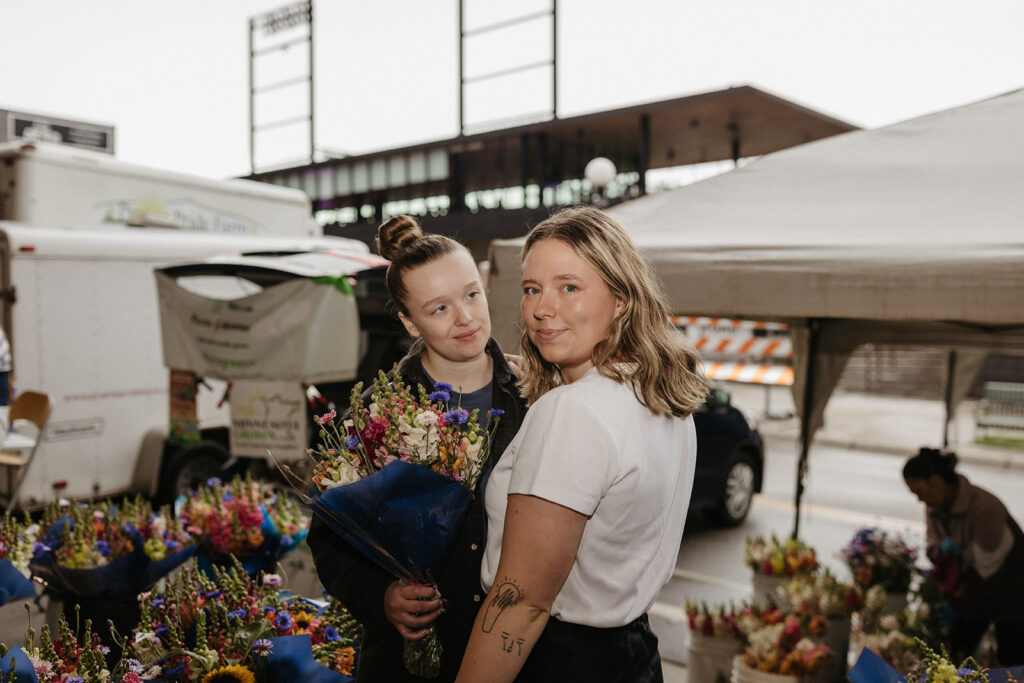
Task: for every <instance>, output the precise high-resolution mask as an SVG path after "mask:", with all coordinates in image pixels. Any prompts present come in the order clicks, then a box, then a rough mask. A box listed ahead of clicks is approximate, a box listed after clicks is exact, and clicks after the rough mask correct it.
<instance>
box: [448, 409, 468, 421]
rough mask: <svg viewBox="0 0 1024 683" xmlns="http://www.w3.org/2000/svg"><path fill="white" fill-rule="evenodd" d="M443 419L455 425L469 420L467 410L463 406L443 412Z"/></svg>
mask: <svg viewBox="0 0 1024 683" xmlns="http://www.w3.org/2000/svg"><path fill="white" fill-rule="evenodd" d="M444 419H445V420H447V421H448V422H451V423H453V424H457V425H464V424H466V423H467V422H469V411H468V410H466V409H465V408H455V409H454V410H449V411H448V412H447V413H445V414H444Z"/></svg>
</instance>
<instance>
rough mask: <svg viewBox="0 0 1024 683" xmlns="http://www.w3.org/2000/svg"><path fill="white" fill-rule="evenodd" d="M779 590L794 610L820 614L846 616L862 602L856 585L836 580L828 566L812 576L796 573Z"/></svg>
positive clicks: (862, 597) (861, 596) (861, 595)
mask: <svg viewBox="0 0 1024 683" xmlns="http://www.w3.org/2000/svg"><path fill="white" fill-rule="evenodd" d="M780 590H781V592H782V594H783V596H784V597H785V598H786V599H787V600H788V601H789V604H790V605H792V606H793V609H794V610H795V611H797V612H800V613H806V614H812V615H813V614H820V615H822V616H824V617H844V616H845V617H848V616H849V615H850V613H851V612H854V611H856V610H858V609H860V607H861V605H863V603H864V596H863V594H862V593H861V590H860V588H859V587H858V586H857V585H856V584H848V583H843V582H841V581H839V579H837V578H836V577H835V575H834V574H833V573H832V572H830V571H829V570H828V569H825V570H824V571H822V572H819V573H817V574H813V575H803V576H801V575H797V576H796V577H795V578H794V579H793V580H792V581H790V582H789V583H787V584H785V585H784V586H782V587H781V588H780Z"/></svg>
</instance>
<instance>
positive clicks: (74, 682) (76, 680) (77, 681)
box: [64, 676, 85, 683]
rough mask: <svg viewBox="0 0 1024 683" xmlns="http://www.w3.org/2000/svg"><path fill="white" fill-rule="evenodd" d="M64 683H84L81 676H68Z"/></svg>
mask: <svg viewBox="0 0 1024 683" xmlns="http://www.w3.org/2000/svg"><path fill="white" fill-rule="evenodd" d="M64 683H85V679H84V678H82V677H81V676H68V677H67V678H65V679H64Z"/></svg>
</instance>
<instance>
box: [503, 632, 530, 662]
mask: <svg viewBox="0 0 1024 683" xmlns="http://www.w3.org/2000/svg"><path fill="white" fill-rule="evenodd" d="M525 642H526V638H513V637H512V634H511V633H509V632H508V631H502V632H501V651H502V652H507V653H509V654H515V655H518V656H519V657H522V656H523V644H524V643H525Z"/></svg>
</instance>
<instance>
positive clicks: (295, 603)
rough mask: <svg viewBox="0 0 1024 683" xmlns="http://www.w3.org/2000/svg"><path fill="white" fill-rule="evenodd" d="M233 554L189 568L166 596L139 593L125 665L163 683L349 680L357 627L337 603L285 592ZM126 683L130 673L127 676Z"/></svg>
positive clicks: (171, 584)
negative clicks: (225, 563) (228, 559)
mask: <svg viewBox="0 0 1024 683" xmlns="http://www.w3.org/2000/svg"><path fill="white" fill-rule="evenodd" d="M280 585H281V579H280V577H279V576H277V575H276V574H261V575H259V577H257V578H254V577H253V576H251V575H250V574H249V573H248V572H247V571H246V570H245V568H244V567H243V566H242V565H241V563H239V562H238V560H237V559H236V560H235V561H234V565H233V566H232V567H229V568H222V567H220V566H213V567H212V569H211V572H210V574H207V573H206V572H202V571H199V570H198V569H195V568H193V567H186V568H184V569H183V570H182V571H181V572H179V573H178V574H177V575H176V576H175V577H174V578H173V579H171V580H170V581H169V582H168V585H167V587H166V590H165V591H164V593H163V594H161V595H159V596H158V595H155V594H151V593H143V594H141V595H139V603H140V613H141V619H140V623H139V626H138V628H137V629H135V632H134V634H132V637H131V638H129V639H127V640H126V643H125V657H126V658H125V660H124V664H125V666H126V668H127V669H128V670H129V671H131V672H133V673H135V674H137V675H139V676H143V677H145V678H147V679H158V680H160V681H164V682H165V683H186V682H191V681H199V680H202V681H214V680H216V681H239V682H242V683H253V682H254V681H256V680H259V681H268V682H269V681H279V680H302V681H307V680H317V681H322V682H323V683H329V682H332V681H336V682H342V681H350V680H352V679H351V678H350V677H351V676H352V675H353V671H354V667H355V657H356V650H355V646H356V644H357V643H358V639H359V637H360V635H359V634H360V627H359V626H358V624H357V623H356V621H355V620H354V619H353V618H352V617H351V615H349V614H348V613H347V612H346V611H345V609H344V608H343V607H342V606H341V605H340V604H339V603H337V602H331V603H329V604H321V603H317V602H315V601H312V600H306V599H304V598H296V597H293V596H291V595H290V594H289V593H287V592H285V591H281V590H280ZM125 680H126V681H127V679H125Z"/></svg>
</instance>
